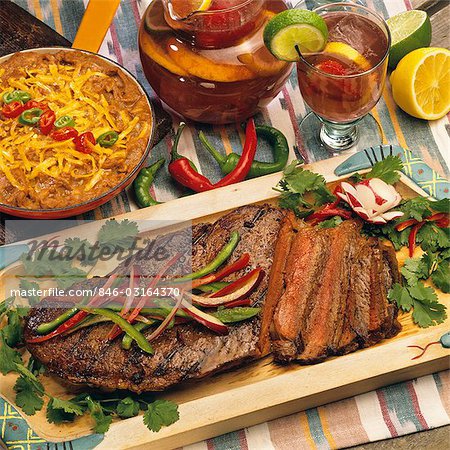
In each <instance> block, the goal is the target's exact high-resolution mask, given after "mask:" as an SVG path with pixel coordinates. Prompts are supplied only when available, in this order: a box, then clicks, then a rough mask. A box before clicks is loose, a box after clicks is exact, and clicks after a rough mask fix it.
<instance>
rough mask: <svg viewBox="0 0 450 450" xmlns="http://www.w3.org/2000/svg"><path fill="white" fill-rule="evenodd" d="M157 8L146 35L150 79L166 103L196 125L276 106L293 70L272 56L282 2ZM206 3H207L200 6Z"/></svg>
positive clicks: (176, 1) (232, 0) (170, 2)
mask: <svg viewBox="0 0 450 450" xmlns="http://www.w3.org/2000/svg"><path fill="white" fill-rule="evenodd" d="M197 3H199V2H198V1H195V0H154V1H152V3H151V4H150V5H149V7H148V9H147V11H146V13H145V15H144V18H143V21H142V24H141V28H140V31H139V50H140V55H141V61H142V65H143V68H144V73H145V76H146V77H147V79H148V81H149V82H150V85H151V86H152V88H153V89H154V91H155V92H156V93H157V95H158V96H159V97H160V99H161V100H162V101H163V102H164V103H165V104H166V105H168V106H169V107H170V108H171V109H172V110H174V111H175V112H176V113H178V114H179V115H181V116H183V117H185V118H186V119H191V120H194V121H197V122H205V123H212V124H224V123H232V122H240V121H242V120H245V119H247V118H248V117H250V116H252V115H254V114H255V113H256V112H257V111H258V110H259V109H260V108H261V107H264V106H266V105H267V104H268V103H269V102H270V101H271V100H273V99H274V98H275V97H276V96H277V95H278V93H279V92H280V90H281V89H282V87H283V85H284V83H285V82H286V80H287V79H288V77H289V74H290V72H291V69H292V65H291V64H289V63H286V62H283V61H278V60H277V59H275V58H274V57H273V56H272V55H271V54H270V52H269V51H268V50H267V49H266V47H265V45H264V41H263V31H264V27H265V25H266V23H267V22H268V21H269V20H270V19H271V18H272V17H273V16H274V15H275V14H277V13H278V12H281V11H283V10H285V9H286V8H287V6H286V4H285V3H284V1H283V0H212V1H211V2H209V3H210V4H209V7H208V9H207V10H206V11H195V9H194V10H193V8H195V6H194V5H195V4H197ZM200 3H201V2H200Z"/></svg>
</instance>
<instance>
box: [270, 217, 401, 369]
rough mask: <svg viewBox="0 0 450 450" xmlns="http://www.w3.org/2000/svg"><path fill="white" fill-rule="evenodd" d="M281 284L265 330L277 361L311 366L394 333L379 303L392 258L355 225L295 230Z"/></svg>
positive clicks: (393, 316)
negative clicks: (269, 328)
mask: <svg viewBox="0 0 450 450" xmlns="http://www.w3.org/2000/svg"><path fill="white" fill-rule="evenodd" d="M283 277H284V291H283V294H282V297H281V300H280V302H279V304H278V306H277V308H276V311H275V315H274V327H273V330H272V336H273V339H274V343H273V348H274V352H275V356H276V358H277V359H278V360H279V361H282V362H288V361H293V360H296V361H299V362H301V363H303V364H312V363H316V362H320V361H323V360H324V359H325V358H327V357H328V356H331V355H342V354H345V353H348V352H351V351H355V350H357V349H358V348H361V347H366V346H370V345H374V344H375V343H377V342H379V341H380V340H382V339H384V338H386V337H392V336H394V335H395V334H397V333H398V332H399V331H400V325H399V323H398V321H397V313H398V311H397V309H396V308H395V307H394V306H393V305H391V304H389V302H388V299H387V292H388V289H389V288H390V287H391V286H392V283H393V282H396V281H397V280H398V278H399V272H398V266H397V261H396V258H395V252H394V251H393V249H392V248H388V247H385V246H384V245H382V244H380V242H379V241H378V240H377V239H366V238H364V237H362V236H361V235H360V225H359V224H358V223H356V222H352V221H346V222H344V223H343V224H342V225H340V226H339V227H337V228H334V229H322V230H319V229H314V228H310V227H306V228H303V229H300V230H299V232H298V233H297V236H296V237H295V238H293V241H292V246H291V248H290V250H289V254H288V258H287V263H286V270H285V273H284V274H283Z"/></svg>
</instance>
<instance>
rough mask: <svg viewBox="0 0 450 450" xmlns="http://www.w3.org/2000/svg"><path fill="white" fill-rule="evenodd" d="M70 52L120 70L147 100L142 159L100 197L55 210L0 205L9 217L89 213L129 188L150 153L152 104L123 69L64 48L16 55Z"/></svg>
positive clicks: (0, 209) (44, 216) (135, 80)
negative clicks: (147, 127)
mask: <svg viewBox="0 0 450 450" xmlns="http://www.w3.org/2000/svg"><path fill="white" fill-rule="evenodd" d="M61 50H63V51H72V52H82V53H89V54H91V55H94V56H95V57H97V58H99V59H102V60H103V61H106V62H107V63H109V64H110V65H111V66H114V67H115V68H118V69H120V70H121V71H122V72H123V73H124V75H125V76H127V77H128V78H129V79H130V80H131V81H132V82H133V83H135V85H136V86H137V88H138V89H139V90H140V91H141V92H142V94H143V95H144V97H145V98H146V99H147V103H148V108H149V110H150V114H151V117H152V127H151V131H150V136H149V139H148V143H147V147H146V150H145V152H144V154H143V155H142V158H141V159H140V161H139V163H138V164H137V165H136V166H135V167H134V168H133V170H132V171H131V172H130V173H129V174H128V175H127V176H126V178H124V179H123V180H122V181H121V182H120V183H119V184H117V185H116V186H114V187H113V188H112V189H110V190H109V191H107V192H105V193H103V194H102V195H100V196H98V197H96V198H93V199H91V200H88V201H87V202H84V203H79V204H76V205H72V206H68V207H66V208H57V209H27V208H20V207H16V206H10V205H6V204H4V203H0V212H2V213H5V214H10V215H11V216H16V217H22V218H26V219H63V218H67V217H72V216H77V215H79V214H83V213H85V212H87V211H91V210H93V209H95V208H98V207H99V206H101V205H103V204H104V203H107V202H108V201H110V200H111V199H113V198H114V197H116V196H117V195H119V194H120V193H121V192H122V191H123V190H124V189H125V188H127V186H129V185H130V184H131V183H132V182H133V181H134V179H135V178H136V177H137V175H138V173H139V171H140V169H141V168H142V167H143V166H144V164H145V162H146V160H147V158H148V155H149V153H150V150H151V148H152V147H153V142H154V139H155V122H154V119H155V114H154V111H153V107H152V104H151V103H150V99H149V97H148V95H147V93H146V92H145V90H144V88H143V87H142V86H141V84H140V83H139V81H137V79H136V78H135V77H134V76H133V75H132V74H131V73H130V72H129V71H128V70H126V69H125V68H123V67H122V66H120V65H119V64H117V63H116V62H114V61H111V60H110V59H108V58H105V57H104V56H101V55H97V54H94V53H90V52H86V51H84V50H83V51H82V50H76V49H71V48H66V47H41V48H36V49H30V50H24V51H22V52H18V53H27V52H37V53H57V52H59V51H61ZM14 54H15V53H12V54H10V55H6V56H2V57H0V64H1V63H3V62H5V61H6V60H8V59H9V58H10V57H11V56H13V55H14Z"/></svg>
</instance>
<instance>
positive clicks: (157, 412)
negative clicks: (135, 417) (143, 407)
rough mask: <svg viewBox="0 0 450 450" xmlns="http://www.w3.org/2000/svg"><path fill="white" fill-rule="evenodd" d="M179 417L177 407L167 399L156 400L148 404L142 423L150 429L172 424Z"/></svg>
mask: <svg viewBox="0 0 450 450" xmlns="http://www.w3.org/2000/svg"><path fill="white" fill-rule="evenodd" d="M179 418H180V415H179V414H178V407H177V405H176V404H175V403H173V402H170V401H168V400H156V401H154V402H153V403H150V404H149V405H148V408H147V411H145V414H144V423H145V425H147V427H148V428H149V429H150V430H152V431H159V430H160V429H161V428H162V427H163V426H165V427H167V426H169V425H172V424H173V423H175V422H176V421H177V420H178V419H179Z"/></svg>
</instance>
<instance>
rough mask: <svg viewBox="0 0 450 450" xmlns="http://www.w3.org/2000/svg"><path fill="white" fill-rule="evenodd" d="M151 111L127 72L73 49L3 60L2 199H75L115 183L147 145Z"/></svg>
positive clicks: (42, 205) (30, 203) (22, 202)
mask: <svg viewBox="0 0 450 450" xmlns="http://www.w3.org/2000/svg"><path fill="white" fill-rule="evenodd" d="M151 130H152V112H151V109H150V107H149V104H148V100H147V98H146V96H145V95H144V93H143V92H142V91H141V90H140V89H139V88H138V86H137V84H136V83H135V81H134V80H132V78H131V77H128V76H127V75H126V73H125V72H124V71H122V70H120V69H119V68H118V67H116V66H114V65H113V64H110V63H108V62H107V61H106V60H103V59H101V58H98V57H96V56H95V55H91V54H87V53H83V52H78V51H59V52H57V53H54V54H41V53H36V52H24V53H17V54H16V55H13V56H12V57H11V58H9V59H8V60H7V61H5V62H4V63H2V64H0V203H3V204H5V205H10V206H15V207H21V208H26V209H33V210H38V209H56V208H66V207H68V206H72V205H78V204H81V203H84V202H87V201H89V200H92V199H94V198H97V197H99V196H101V195H102V194H104V193H106V192H108V191H109V190H111V189H112V188H114V187H115V186H117V185H118V184H119V183H120V182H121V181H122V180H124V179H125V178H126V177H127V175H129V174H130V172H132V171H133V169H134V168H135V167H136V166H137V165H138V164H139V162H140V161H141V159H142V158H143V155H144V153H145V151H146V150H147V146H148V142H149V139H150V134H151Z"/></svg>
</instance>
